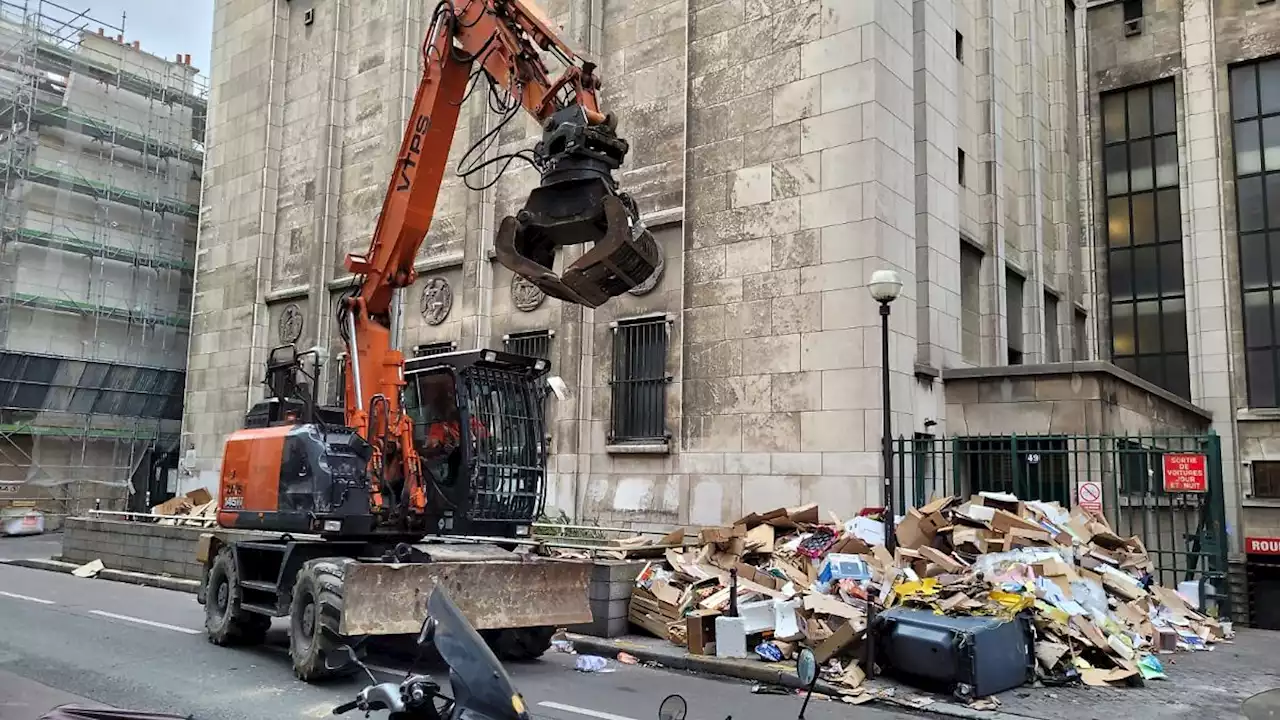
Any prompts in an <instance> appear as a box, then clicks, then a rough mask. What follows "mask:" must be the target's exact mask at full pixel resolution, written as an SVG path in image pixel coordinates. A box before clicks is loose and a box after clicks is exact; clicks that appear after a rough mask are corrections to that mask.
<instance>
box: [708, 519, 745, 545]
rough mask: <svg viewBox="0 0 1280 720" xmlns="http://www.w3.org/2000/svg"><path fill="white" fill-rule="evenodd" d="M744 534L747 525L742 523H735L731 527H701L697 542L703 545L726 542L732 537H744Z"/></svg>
mask: <svg viewBox="0 0 1280 720" xmlns="http://www.w3.org/2000/svg"><path fill="white" fill-rule="evenodd" d="M746 536H747V526H746V525H745V524H743V523H737V524H735V525H733V526H732V527H718V528H703V529H702V531H701V532H699V533H698V542H700V543H702V544H703V545H708V544H711V543H727V542H729V541H731V540H733V539H734V538H745V537H746Z"/></svg>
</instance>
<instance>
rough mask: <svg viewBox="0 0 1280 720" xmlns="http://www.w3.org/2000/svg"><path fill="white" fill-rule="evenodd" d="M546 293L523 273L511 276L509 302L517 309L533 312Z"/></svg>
mask: <svg viewBox="0 0 1280 720" xmlns="http://www.w3.org/2000/svg"><path fill="white" fill-rule="evenodd" d="M546 297H547V294H546V293H544V292H542V290H541V289H540V288H539V287H538V286H537V285H534V284H533V283H532V282H530V281H529V280H528V278H526V277H525V276H523V275H516V276H515V277H513V278H511V303H512V304H513V305H515V306H516V309H517V310H523V311H524V312H533V311H534V310H537V309H538V306H539V305H541V304H542V301H543V300H544V299H545V298H546Z"/></svg>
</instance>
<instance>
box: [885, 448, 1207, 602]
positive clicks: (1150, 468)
mask: <svg viewBox="0 0 1280 720" xmlns="http://www.w3.org/2000/svg"><path fill="white" fill-rule="evenodd" d="M1166 464H1168V466H1169V471H1168V473H1167V474H1168V478H1166ZM894 477H895V479H896V480H895V481H896V500H897V502H896V505H897V508H896V509H897V511H898V512H899V513H902V512H905V509H906V507H910V506H917V507H918V506H921V505H924V504H925V503H927V502H929V501H930V500H931V499H933V498H937V497H941V496H944V495H959V496H961V497H969V496H970V495H974V494H977V493H979V492H983V491H987V492H1007V493H1012V494H1014V495H1017V496H1018V497H1019V498H1021V499H1023V500H1043V501H1054V502H1058V503H1060V504H1061V505H1062V506H1063V507H1073V506H1075V505H1076V504H1077V501H1078V498H1079V493H1080V491H1081V489H1082V486H1084V490H1085V493H1086V496H1090V495H1091V493H1090V491H1091V490H1093V489H1094V488H1097V489H1099V490H1100V491H1101V493H1100V494H1101V497H1100V500H1101V504H1102V512H1103V514H1104V515H1105V517H1106V518H1107V521H1108V522H1109V523H1110V524H1111V527H1112V528H1113V529H1114V530H1115V532H1116V534H1118V535H1120V536H1121V537H1131V536H1137V537H1138V538H1140V539H1141V540H1142V542H1143V544H1144V545H1145V546H1146V548H1147V553H1148V555H1149V557H1150V558H1151V562H1152V564H1153V565H1154V566H1155V568H1156V578H1155V579H1156V582H1158V583H1159V584H1161V585H1164V586H1166V587H1176V586H1177V585H1178V583H1181V582H1186V581H1198V582H1199V583H1200V597H1201V598H1202V602H1203V601H1204V600H1207V599H1211V598H1212V599H1214V600H1216V601H1217V606H1218V608H1219V610H1220V612H1221V614H1223V615H1224V616H1227V617H1229V610H1230V608H1229V605H1228V603H1229V600H1228V598H1227V594H1228V593H1227V580H1226V575H1227V534H1226V527H1227V524H1226V508H1225V504H1224V501H1223V495H1222V450H1221V441H1220V439H1219V437H1218V436H1217V435H1216V434H1214V433H1209V434H1207V435H1153V436H1110V435H1107V436H1099V435H985V436H962V437H951V438H937V437H933V436H929V435H921V434H917V435H916V436H915V437H913V438H904V437H899V438H898V439H896V440H894ZM1201 478H1202V479H1203V491H1201V489H1200V488H1199V487H1195V488H1192V486H1193V485H1200V484H1201V482H1200V481H1201ZM1170 481H1171V482H1172V484H1168V483H1169V482H1170ZM1086 485H1087V486H1086ZM1210 588H1212V590H1211V589H1210Z"/></svg>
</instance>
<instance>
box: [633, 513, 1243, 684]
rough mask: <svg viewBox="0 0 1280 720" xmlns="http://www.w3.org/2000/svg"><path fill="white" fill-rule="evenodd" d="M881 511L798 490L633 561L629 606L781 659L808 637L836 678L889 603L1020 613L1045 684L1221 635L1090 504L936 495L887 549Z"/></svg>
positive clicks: (682, 633) (1129, 669) (656, 627)
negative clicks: (839, 512) (772, 505)
mask: <svg viewBox="0 0 1280 720" xmlns="http://www.w3.org/2000/svg"><path fill="white" fill-rule="evenodd" d="M880 512H882V510H881V509H878V508H876V509H867V510H864V511H863V512H862V513H860V514H859V515H858V516H857V517H854V518H852V519H850V520H847V521H841V520H840V519H839V518H836V517H835V516H834V515H833V516H831V517H830V518H828V520H827V521H826V522H824V521H823V520H822V519H821V518H820V515H819V509H818V507H817V506H816V505H806V506H803V507H799V508H793V509H781V508H780V509H777V510H774V511H772V512H768V513H764V514H751V515H748V516H747V517H744V518H742V519H741V520H739V521H737V522H736V523H734V524H733V525H732V526H730V527H723V528H708V529H704V530H702V531H701V533H700V534H699V536H698V540H699V544H698V546H696V547H686V548H684V549H678V548H667V549H666V550H665V556H664V557H663V558H662V559H660V560H655V561H653V562H650V563H649V564H648V565H647V566H646V567H645V568H644V570H643V571H642V572H641V573H640V575H639V576H638V577H637V579H636V586H635V588H634V590H633V592H632V596H631V601H630V615H629V618H630V621H631V623H632V624H633V625H636V626H639V627H641V628H643V629H644V630H646V631H647V632H649V633H651V634H653V635H655V636H658V637H663V638H667V639H669V640H670V641H671V642H672V643H675V644H677V645H683V646H686V647H687V648H688V650H689V652H690V653H694V654H715V655H719V656H721V657H749V656H750V655H751V654H754V655H756V656H758V657H759V658H761V659H762V660H766V661H775V662H776V661H782V660H788V659H790V658H791V657H793V655H794V654H795V653H796V652H797V650H798V649H799V648H800V647H809V648H811V649H813V651H814V653H815V655H816V656H817V660H818V662H819V663H821V664H823V665H825V666H827V668H828V672H827V673H824V677H826V678H827V679H828V681H830V682H835V683H836V684H837V685H843V686H844V687H846V688H857V687H858V686H859V685H861V683H862V681H863V679H864V678H865V674H866V667H865V661H866V658H865V656H866V652H865V651H866V648H865V647H864V645H865V642H866V635H867V633H866V629H867V625H868V616H869V615H871V616H872V617H873V618H874V617H875V616H877V615H878V614H879V613H880V612H883V611H885V610H888V609H890V608H918V609H924V610H928V611H932V614H933V615H936V616H955V617H966V616H991V617H994V618H1003V619H1013V618H1015V617H1019V618H1024V619H1026V620H1027V621H1029V622H1028V623H1027V624H1028V626H1029V627H1030V628H1031V632H1032V633H1033V636H1034V655H1035V673H1034V677H1031V676H1029V677H1028V679H1029V680H1030V679H1035V680H1039V681H1041V682H1042V683H1044V684H1046V685H1049V684H1075V683H1080V682H1083V683H1085V684H1088V685H1110V684H1126V683H1127V684H1137V683H1138V682H1139V681H1140V679H1141V680H1152V679H1160V678H1163V677H1164V673H1163V667H1162V665H1161V663H1160V660H1159V657H1158V656H1159V655H1160V654H1162V653H1167V652H1173V651H1176V650H1202V649H1206V648H1209V647H1210V646H1211V645H1212V644H1213V643H1214V642H1217V641H1219V640H1223V639H1227V638H1229V637H1231V626H1230V623H1229V622H1226V621H1223V622H1219V621H1218V620H1216V619H1215V618H1213V617H1211V616H1209V615H1206V614H1203V613H1201V612H1199V611H1198V610H1197V609H1196V607H1195V605H1194V604H1193V603H1191V602H1188V600H1187V599H1186V598H1185V597H1184V596H1183V595H1181V594H1179V593H1178V592H1176V591H1174V590H1170V589H1168V588H1164V587H1160V586H1159V585H1157V584H1155V582H1154V578H1153V574H1154V572H1155V568H1154V566H1153V564H1152V562H1151V560H1150V559H1149V557H1148V555H1147V551H1146V548H1145V547H1144V546H1143V543H1142V540H1141V539H1140V538H1138V537H1129V538H1122V537H1119V536H1118V535H1116V533H1115V532H1114V531H1113V530H1112V528H1111V527H1110V526H1109V525H1108V523H1107V521H1106V520H1105V519H1104V518H1103V517H1101V516H1098V515H1093V514H1091V513H1089V512H1087V511H1085V510H1082V509H1079V508H1076V509H1073V510H1071V511H1067V510H1065V509H1063V508H1062V507H1061V506H1060V505H1058V504H1057V503H1045V502H1036V501H1022V500H1019V499H1018V498H1016V497H1014V496H1012V495H1009V494H1006V493H981V494H979V495H975V496H973V497H971V498H969V499H968V500H967V501H966V500H962V499H961V498H958V497H949V498H943V499H939V500H935V501H934V502H931V503H929V504H928V505H926V506H924V507H920V508H912V509H910V510H909V511H908V512H907V515H906V516H905V517H904V518H902V519H901V520H900V521H899V522H898V524H897V528H896V533H895V538H896V540H897V547H896V549H895V552H894V553H892V554H891V553H890V552H889V551H888V550H886V549H885V544H884V525H883V524H882V522H881V519H880V515H879V514H880ZM735 587H736V594H735V592H734V588H735ZM895 612H901V611H894V612H891V613H889V615H893V614H894V613H895ZM926 617H927V616H926ZM878 627H879V626H878V625H876V624H875V623H874V622H873V624H872V628H873V636H874V635H876V634H877V633H879V632H880V631H879V629H878ZM872 644H875V638H874V637H873V642H872ZM1028 660H1029V659H1028ZM886 662H887V660H886V659H885V658H883V656H882V657H881V659H879V660H877V661H876V665H877V667H879V668H883V666H884V665H885V663H886ZM1028 664H1030V663H1028ZM890 669H891V668H890Z"/></svg>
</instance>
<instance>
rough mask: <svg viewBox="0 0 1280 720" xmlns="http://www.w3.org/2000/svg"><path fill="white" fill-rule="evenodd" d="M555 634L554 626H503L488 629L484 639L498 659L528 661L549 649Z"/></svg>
mask: <svg viewBox="0 0 1280 720" xmlns="http://www.w3.org/2000/svg"><path fill="white" fill-rule="evenodd" d="M555 634H556V630H555V628H551V627H531V628H504V629H502V630H490V631H488V632H487V633H486V634H485V640H487V641H488V643H489V647H490V648H492V649H493V654H494V655H497V656H498V659H500V660H505V661H508V662H529V661H531V660H537V659H538V658H540V657H542V654H543V653H545V652H546V651H547V650H548V649H550V647H551V637H552V636H553V635H555Z"/></svg>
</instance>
